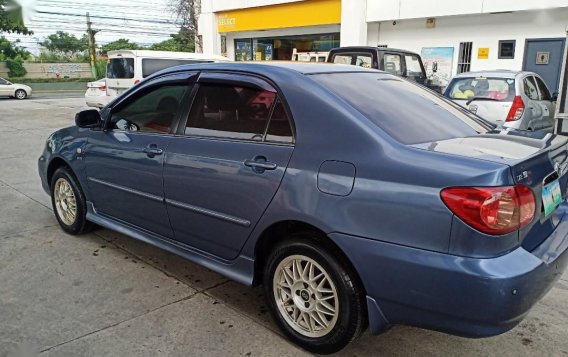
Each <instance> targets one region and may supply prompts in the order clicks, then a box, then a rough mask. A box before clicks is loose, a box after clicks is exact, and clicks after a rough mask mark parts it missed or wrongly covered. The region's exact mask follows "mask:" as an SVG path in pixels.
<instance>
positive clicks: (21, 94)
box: [14, 89, 28, 100]
mask: <svg viewBox="0 0 568 357" xmlns="http://www.w3.org/2000/svg"><path fill="white" fill-rule="evenodd" d="M14 97H16V99H19V100H23V99H26V98H27V97H28V93H26V91H25V90H23V89H18V90H17V91H16V93H14Z"/></svg>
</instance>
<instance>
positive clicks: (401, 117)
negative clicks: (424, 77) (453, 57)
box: [312, 72, 492, 144]
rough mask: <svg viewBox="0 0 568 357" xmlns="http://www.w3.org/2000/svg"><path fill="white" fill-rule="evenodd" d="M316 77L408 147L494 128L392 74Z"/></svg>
mask: <svg viewBox="0 0 568 357" xmlns="http://www.w3.org/2000/svg"><path fill="white" fill-rule="evenodd" d="M312 78H313V79H315V80H316V81H317V82H319V83H321V84H323V85H324V86H325V87H327V88H329V89H330V90H331V91H333V92H334V93H335V94H337V95H338V96H339V97H341V98H343V99H344V100H346V101H347V102H348V103H349V104H350V105H351V106H353V107H354V108H355V109H357V110H358V111H359V112H361V114H363V115H364V116H366V117H367V118H368V119H370V120H371V121H372V122H373V123H375V124H376V125H377V126H378V127H379V128H381V129H382V130H384V131H385V132H387V133H388V134H389V135H390V136H392V137H393V138H394V139H396V140H398V141H400V142H402V143H404V144H419V143H425V142H430V141H438V140H445V139H451V138H459V137H466V136H472V135H476V134H478V133H485V132H487V131H488V130H490V129H492V125H491V124H489V123H487V122H485V121H483V120H482V119H480V118H479V117H477V116H474V115H472V114H468V113H467V111H465V110H464V109H463V108H461V107H459V106H458V105H457V104H454V103H452V102H451V101H449V100H447V99H445V98H443V97H441V96H439V95H437V94H435V93H434V92H431V91H429V90H427V89H424V88H422V87H420V86H418V85H417V84H414V83H412V82H409V81H407V80H404V79H401V78H398V77H395V76H392V75H389V74H385V73H365V72H363V73H326V74H317V75H313V76H312Z"/></svg>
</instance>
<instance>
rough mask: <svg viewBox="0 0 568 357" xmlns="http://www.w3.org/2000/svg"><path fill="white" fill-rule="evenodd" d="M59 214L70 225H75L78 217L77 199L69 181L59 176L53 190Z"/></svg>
mask: <svg viewBox="0 0 568 357" xmlns="http://www.w3.org/2000/svg"><path fill="white" fill-rule="evenodd" d="M53 195H54V200H55V208H56V209H57V215H58V216H59V218H60V219H61V220H62V221H63V223H65V224H66V225H68V226H71V225H73V223H75V220H76V219H77V200H76V199H75V193H74V192H73V188H72V187H71V184H70V183H69V181H67V180H66V179H64V178H59V179H58V180H57V181H56V182H55V189H54V190H53Z"/></svg>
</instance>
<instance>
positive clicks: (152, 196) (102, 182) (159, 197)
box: [87, 177, 164, 203]
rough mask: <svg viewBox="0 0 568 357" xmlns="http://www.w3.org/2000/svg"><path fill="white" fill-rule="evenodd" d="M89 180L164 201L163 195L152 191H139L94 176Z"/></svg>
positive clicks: (88, 178)
mask: <svg viewBox="0 0 568 357" xmlns="http://www.w3.org/2000/svg"><path fill="white" fill-rule="evenodd" d="M87 180H89V181H91V182H94V183H98V184H99V185H103V186H106V187H110V188H114V189H115V190H119V191H123V192H128V193H131V194H133V195H136V196H140V197H144V198H148V199H150V200H153V201H157V202H162V203H163V202H164V197H163V196H156V195H153V194H151V193H146V192H142V191H138V190H135V189H132V188H129V187H125V186H121V185H117V184H114V183H111V182H107V181H103V180H99V179H97V178H94V177H87Z"/></svg>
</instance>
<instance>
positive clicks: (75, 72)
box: [0, 62, 92, 79]
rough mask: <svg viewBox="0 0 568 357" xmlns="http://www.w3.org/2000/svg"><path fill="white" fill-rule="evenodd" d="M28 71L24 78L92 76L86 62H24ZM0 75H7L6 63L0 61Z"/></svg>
mask: <svg viewBox="0 0 568 357" xmlns="http://www.w3.org/2000/svg"><path fill="white" fill-rule="evenodd" d="M24 67H25V68H26V70H27V71H28V73H27V74H26V76H25V78H33V79H38V78H57V77H58V76H59V77H60V78H65V77H69V78H86V79H89V78H91V77H92V74H91V67H90V65H89V64H88V63H24ZM0 77H4V78H7V77H8V67H6V63H3V62H0Z"/></svg>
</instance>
